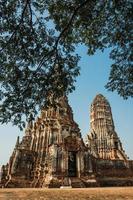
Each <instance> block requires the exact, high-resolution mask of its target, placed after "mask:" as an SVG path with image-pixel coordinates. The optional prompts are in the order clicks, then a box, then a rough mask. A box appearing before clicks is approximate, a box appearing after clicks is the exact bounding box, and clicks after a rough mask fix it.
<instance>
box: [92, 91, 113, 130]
mask: <svg viewBox="0 0 133 200" xmlns="http://www.w3.org/2000/svg"><path fill="white" fill-rule="evenodd" d="M90 126H91V129H92V130H94V131H97V130H98V132H101V130H100V129H103V128H104V132H111V131H114V122H113V117H112V112H111V107H110V104H109V102H108V100H107V99H106V98H105V97H104V96H103V95H102V94H98V95H96V97H95V98H94V100H93V102H92V104H91V110H90Z"/></svg>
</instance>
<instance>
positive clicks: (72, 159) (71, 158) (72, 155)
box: [68, 151, 77, 177]
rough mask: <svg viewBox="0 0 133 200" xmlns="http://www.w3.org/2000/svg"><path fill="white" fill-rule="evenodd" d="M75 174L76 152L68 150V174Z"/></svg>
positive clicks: (70, 175)
mask: <svg viewBox="0 0 133 200" xmlns="http://www.w3.org/2000/svg"><path fill="white" fill-rule="evenodd" d="M76 175H77V170H76V152H75V151H69V152H68V176H69V177H75V176H76Z"/></svg>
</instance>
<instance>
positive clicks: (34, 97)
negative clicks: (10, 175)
mask: <svg viewBox="0 0 133 200" xmlns="http://www.w3.org/2000/svg"><path fill="white" fill-rule="evenodd" d="M132 7H133V3H132V1H131V0H119V1H116V0H103V1H102V0H67V1H66V0H64V1H60V0H54V1H49V0H1V4H0V10H1V13H0V14H1V20H0V23H1V24H0V27H1V35H0V54H1V55H0V84H1V91H0V99H1V105H0V122H2V123H4V122H6V123H7V122H9V121H12V122H13V124H15V125H19V126H20V127H24V125H25V123H24V121H23V120H22V119H23V115H25V116H26V119H27V120H28V119H29V118H30V116H31V113H32V115H33V116H34V115H36V113H37V111H38V110H39V109H40V108H42V106H44V105H45V104H46V105H48V104H49V103H50V102H51V101H49V98H47V97H51V99H52V102H53V100H54V101H55V100H56V99H57V98H58V97H60V96H62V95H63V94H68V93H69V92H72V91H73V90H74V82H75V79H76V77H77V76H78V75H79V72H80V68H79V66H78V61H79V59H80V57H79V55H77V54H76V53H75V49H76V46H77V45H78V44H84V45H86V46H87V48H88V55H93V54H94V53H95V52H96V51H97V50H101V51H103V50H104V49H105V48H108V47H111V49H112V51H111V53H110V58H111V59H113V60H114V63H113V65H112V66H111V72H110V77H109V82H108V83H107V85H106V87H107V88H108V89H109V90H112V91H114V90H116V91H117V92H118V94H119V95H121V96H123V97H124V98H128V97H130V96H131V97H132V96H133V67H132V62H131V61H132V44H131V34H132Z"/></svg>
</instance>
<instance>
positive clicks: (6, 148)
mask: <svg viewBox="0 0 133 200" xmlns="http://www.w3.org/2000/svg"><path fill="white" fill-rule="evenodd" d="M86 52H87V50H86V48H85V47H79V48H78V53H79V54H80V56H81V57H82V58H81V61H80V63H79V64H80V67H81V75H80V76H79V77H78V78H77V82H76V90H75V91H74V92H73V93H72V94H70V95H69V103H70V105H71V107H72V109H73V113H74V119H75V121H76V122H77V123H78V124H79V128H80V129H81V133H82V136H83V137H84V138H85V136H86V134H87V133H88V132H89V111H90V104H91V103H92V101H93V99H94V97H95V96H96V94H99V93H101V94H103V95H104V96H105V97H106V98H107V99H108V101H109V102H110V105H111V108H112V114H113V119H114V123H115V130H116V132H117V134H118V136H119V137H120V139H121V141H122V144H123V148H124V149H125V151H126V154H127V155H128V156H129V158H130V159H133V144H132V142H133V100H132V99H131V98H130V99H128V100H123V99H122V97H120V96H119V95H117V93H116V92H113V93H112V92H109V91H107V90H106V89H105V88H104V86H105V84H106V83H107V81H108V76H109V71H110V65H111V60H110V59H109V50H106V51H105V52H104V53H101V52H97V53H96V54H95V56H88V55H87V54H86ZM18 135H20V137H22V136H23V135H24V131H20V130H19V129H18V128H17V127H13V126H12V125H11V124H7V125H6V124H5V125H0V166H1V165H2V164H5V163H6V162H7V161H8V160H9V157H10V155H11V154H12V151H13V148H14V145H15V143H16V138H17V136H18Z"/></svg>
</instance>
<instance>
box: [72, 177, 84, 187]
mask: <svg viewBox="0 0 133 200" xmlns="http://www.w3.org/2000/svg"><path fill="white" fill-rule="evenodd" d="M70 180H71V186H72V188H85V185H84V183H83V181H82V180H81V179H80V178H77V177H71V178H70Z"/></svg>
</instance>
